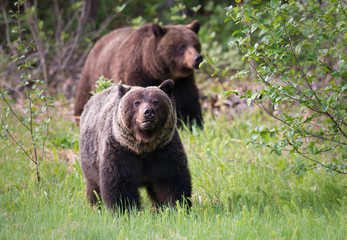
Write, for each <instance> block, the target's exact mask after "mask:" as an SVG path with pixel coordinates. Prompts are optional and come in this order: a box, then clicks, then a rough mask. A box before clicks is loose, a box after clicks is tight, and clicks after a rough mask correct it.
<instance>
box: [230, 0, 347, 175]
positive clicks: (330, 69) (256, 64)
mask: <svg viewBox="0 0 347 240" xmlns="http://www.w3.org/2000/svg"><path fill="white" fill-rule="evenodd" d="M255 6H256V7H255ZM346 11H347V6H346V5H345V4H343V3H342V2H340V1H334V0H328V1H327V2H326V5H324V6H323V5H319V4H318V3H317V2H316V1H313V0H309V1H305V2H303V3H302V4H301V3H298V2H295V1H288V2H286V3H285V4H283V2H281V1H275V0H271V1H270V2H269V3H267V4H266V3H264V4H262V5H251V4H242V5H238V6H237V7H234V8H232V7H229V8H227V15H228V16H229V17H230V18H231V19H233V20H234V21H235V23H236V24H237V25H239V27H240V30H238V31H235V32H234V33H233V39H232V40H231V41H230V42H229V45H230V46H232V47H234V48H237V49H238V50H239V52H240V53H241V54H242V55H243V58H242V60H243V61H246V62H248V63H250V65H251V67H252V69H253V71H254V74H253V75H252V76H250V77H251V78H252V79H253V81H254V82H255V83H256V84H257V85H256V87H255V89H260V90H258V91H251V90H248V91H246V92H245V93H244V94H243V95H241V97H243V98H247V104H248V105H250V104H251V103H252V102H255V103H257V106H259V107H260V108H261V109H263V110H264V111H265V112H266V113H267V114H269V115H271V116H272V117H273V118H274V119H276V120H277V121H278V124H279V125H278V126H279V130H275V131H273V132H272V133H275V134H273V135H276V139H274V138H272V137H270V134H269V133H270V129H273V126H268V127H262V128H256V129H255V130H254V132H253V136H252V140H251V142H252V143H257V144H260V145H262V146H266V147H269V148H270V149H271V150H270V151H271V152H273V153H275V154H276V155H278V156H280V155H281V154H282V152H283V151H286V152H288V153H290V154H299V155H300V156H304V158H305V159H307V160H311V161H313V162H314V163H315V164H318V165H321V166H324V167H326V168H328V169H330V170H332V171H337V172H343V171H344V170H337V168H333V167H329V166H330V165H328V164H325V163H321V162H317V161H316V160H315V156H317V155H326V156H327V157H326V159H331V157H330V154H332V153H333V152H334V156H335V155H336V156H337V157H336V158H337V159H338V161H340V162H342V163H343V164H342V165H344V166H346V163H345V157H344V156H346V153H343V152H336V151H337V149H340V150H342V149H344V148H343V147H342V146H345V145H346V144H347V128H346V126H347V113H346V111H347V110H346V99H347V97H346V94H347V92H346V90H347V87H346V85H347V84H346V82H347V81H346V80H347V64H346V58H347V56H346V54H345V50H346V49H345V43H346V42H347V36H346V34H345V32H346V22H347V17H346V14H345V12H346ZM235 78H238V79H241V78H240V73H238V74H235V75H233V76H232V77H231V78H230V80H233V79H235ZM243 78H245V76H244V75H243ZM271 131H272V130H271ZM337 147H338V148H337ZM344 151H345V150H344ZM300 166H305V165H300ZM299 168H300V169H301V170H302V169H305V170H306V169H307V168H306V167H299ZM340 169H341V168H340ZM342 169H344V168H342Z"/></svg>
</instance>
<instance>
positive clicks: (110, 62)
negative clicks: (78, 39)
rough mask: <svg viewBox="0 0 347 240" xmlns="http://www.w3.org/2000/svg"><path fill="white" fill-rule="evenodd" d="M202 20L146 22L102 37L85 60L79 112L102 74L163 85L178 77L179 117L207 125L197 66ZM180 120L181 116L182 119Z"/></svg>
mask: <svg viewBox="0 0 347 240" xmlns="http://www.w3.org/2000/svg"><path fill="white" fill-rule="evenodd" d="M199 29H200V23H199V22H198V21H197V20H195V21H193V22H192V23H191V24H189V25H173V26H159V25H158V24H157V23H153V24H145V25H144V26H143V27H141V28H138V29H133V28H120V29H118V30H115V31H113V32H111V33H109V34H107V35H105V36H104V37H102V38H101V39H100V40H99V41H98V42H97V43H96V45H95V46H94V48H93V49H92V50H91V52H90V53H89V55H88V58H87V60H86V63H85V66H84V69H83V71H82V74H81V78H80V80H79V84H78V87H77V92H76V103H75V116H80V115H81V113H82V111H83V107H84V105H85V104H86V103H87V101H88V100H89V98H90V97H91V94H90V92H91V91H94V90H95V82H96V81H97V80H98V78H99V77H100V76H104V77H106V78H109V79H113V81H114V82H115V83H118V82H120V81H121V83H122V84H127V85H131V86H141V87H148V86H159V85H160V84H161V83H162V82H163V81H164V80H165V79H173V80H174V82H175V92H174V97H175V101H176V108H177V114H178V118H180V119H181V120H182V121H183V122H184V123H185V124H187V125H191V123H192V121H195V122H196V123H197V125H198V126H199V127H202V115H201V106H200V103H199V92H198V88H197V86H196V84H195V79H194V69H197V68H199V64H200V63H201V62H202V60H203V58H202V56H201V55H200V51H201V45H200V41H199V38H198V35H197V33H198V32H199ZM178 125H179V126H180V125H181V121H178Z"/></svg>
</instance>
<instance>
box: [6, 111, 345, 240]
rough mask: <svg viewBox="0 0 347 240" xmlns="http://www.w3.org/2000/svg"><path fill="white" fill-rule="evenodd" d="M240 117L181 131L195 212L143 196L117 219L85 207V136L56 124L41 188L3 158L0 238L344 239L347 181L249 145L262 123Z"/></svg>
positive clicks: (15, 160) (21, 160)
mask: <svg viewBox="0 0 347 240" xmlns="http://www.w3.org/2000/svg"><path fill="white" fill-rule="evenodd" d="M234 119H235V120H233V121H230V120H228V119H226V118H225V117H223V116H219V117H216V118H214V119H212V117H211V116H209V115H207V116H206V125H205V128H204V130H202V131H199V130H196V129H194V130H193V132H185V131H181V138H182V141H183V144H184V146H185V149H186V152H187V155H188V158H189V167H190V170H191V174H192V179H193V197H192V201H193V208H192V210H191V212H190V214H187V213H186V212H185V211H184V209H180V208H178V209H177V210H173V209H169V208H168V209H163V210H162V211H161V212H159V213H157V212H155V211H154V210H153V209H152V206H151V204H150V202H149V200H148V197H147V196H146V193H145V192H144V191H141V194H142V195H143V204H142V205H143V209H141V210H140V211H138V212H132V213H130V214H126V215H118V214H113V213H111V212H109V211H107V210H105V209H104V208H102V209H101V211H94V210H92V208H91V207H90V206H89V205H88V203H87V201H86V198H85V195H84V194H85V192H84V191H85V186H84V182H83V176H82V172H81V168H80V165H79V162H78V131H79V129H78V128H77V127H76V126H75V125H74V123H73V122H70V121H68V120H64V119H61V118H58V117H57V118H55V120H54V121H53V123H52V126H51V129H50V134H49V140H48V143H47V147H48V151H47V159H46V161H45V162H43V163H42V164H41V165H40V169H41V175H42V181H41V183H40V184H37V182H36V176H35V171H34V166H33V164H32V163H30V162H29V161H28V160H27V159H26V158H25V156H24V155H23V154H21V153H19V152H16V147H15V146H14V145H13V144H11V146H10V147H7V148H5V149H4V150H2V151H1V152H0V239H346V236H347V225H346V217H347V211H346V210H347V191H346V187H347V178H346V176H344V175H336V174H327V173H326V172H325V170H324V169H317V170H314V171H310V172H305V173H301V174H300V175H295V174H293V173H292V172H290V171H287V169H288V168H289V167H290V166H291V165H293V164H295V163H296V161H297V160H296V158H295V157H291V156H285V155H282V156H281V157H278V156H276V155H274V154H269V151H268V150H266V149H261V148H256V147H254V146H252V145H248V146H246V142H247V138H248V137H249V136H250V134H249V131H250V130H251V129H252V128H253V127H254V126H255V125H256V124H265V123H267V120H266V118H264V116H262V115H260V114H252V115H251V116H250V115H249V116H235V118H234ZM16 134H17V135H19V136H20V132H17V133H16ZM0 144H1V146H2V145H3V144H4V140H0ZM76 156H77V160H76V159H75V158H76Z"/></svg>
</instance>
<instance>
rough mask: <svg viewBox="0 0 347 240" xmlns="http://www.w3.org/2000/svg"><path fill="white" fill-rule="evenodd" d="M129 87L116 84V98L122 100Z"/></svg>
mask: <svg viewBox="0 0 347 240" xmlns="http://www.w3.org/2000/svg"><path fill="white" fill-rule="evenodd" d="M130 88H131V87H124V86H123V85H122V84H118V96H119V97H120V98H122V97H123V96H124V95H125V94H126V93H127V92H129V90H130Z"/></svg>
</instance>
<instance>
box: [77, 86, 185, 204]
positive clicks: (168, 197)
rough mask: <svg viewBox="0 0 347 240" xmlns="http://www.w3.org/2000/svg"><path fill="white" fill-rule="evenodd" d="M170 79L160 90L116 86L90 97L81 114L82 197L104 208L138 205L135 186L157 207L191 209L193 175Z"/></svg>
mask: <svg viewBox="0 0 347 240" xmlns="http://www.w3.org/2000/svg"><path fill="white" fill-rule="evenodd" d="M173 87H174V82H173V81H172V80H166V81H164V82H163V83H162V84H161V85H160V86H159V87H147V88H142V87H130V86H123V85H118V86H114V87H111V88H109V89H106V90H104V91H102V92H100V93H98V94H96V95H95V96H93V97H92V98H91V99H90V100H89V101H88V103H87V104H86V105H85V108H84V111H83V114H82V116H81V130H80V131H81V133H80V155H81V165H82V170H83V174H84V178H85V183H86V192H87V193H86V195H87V198H88V200H89V201H90V202H91V203H92V204H94V203H96V202H97V196H96V195H95V193H94V191H95V192H96V193H97V194H98V196H100V197H101V198H102V199H103V201H104V202H105V205H106V206H107V207H108V208H111V209H115V208H120V209H121V210H123V211H124V209H129V208H132V207H137V208H139V207H140V199H139V192H138V190H139V187H141V186H143V187H146V189H147V191H148V194H149V196H150V198H151V200H152V201H153V202H154V203H155V204H156V205H157V206H161V205H171V206H173V205H175V203H176V201H177V200H179V202H180V203H181V204H185V203H186V206H188V207H190V206H191V202H190V200H189V198H190V197H191V177H190V173H189V169H188V163H187V156H186V154H185V151H184V148H183V146H182V143H181V140H180V137H179V135H178V132H177V128H176V111H175V103H174V100H173V96H172V94H173Z"/></svg>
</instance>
